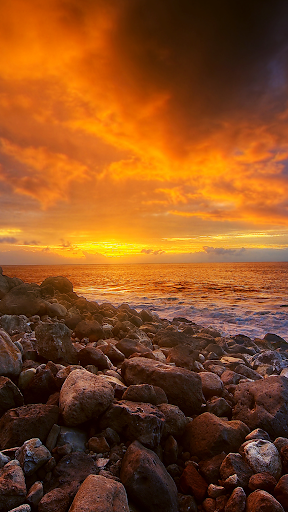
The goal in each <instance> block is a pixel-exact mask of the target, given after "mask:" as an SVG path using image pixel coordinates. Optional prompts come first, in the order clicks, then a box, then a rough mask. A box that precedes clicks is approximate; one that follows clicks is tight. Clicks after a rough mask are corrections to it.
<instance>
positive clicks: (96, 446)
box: [88, 437, 110, 453]
mask: <svg viewBox="0 0 288 512" xmlns="http://www.w3.org/2000/svg"><path fill="white" fill-rule="evenodd" d="M88 450H89V451H91V452H94V453H105V452H109V451H110V446H109V444H108V443H107V441H106V439H105V437H90V439H89V441H88Z"/></svg>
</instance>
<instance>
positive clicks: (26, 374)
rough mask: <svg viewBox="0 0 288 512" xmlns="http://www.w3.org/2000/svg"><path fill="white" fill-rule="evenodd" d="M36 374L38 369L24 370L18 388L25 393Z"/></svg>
mask: <svg viewBox="0 0 288 512" xmlns="http://www.w3.org/2000/svg"><path fill="white" fill-rule="evenodd" d="M35 373H36V368H28V369H27V370H22V372H21V373H20V375H19V379H18V387H19V389H21V391H24V390H25V389H26V388H27V386H28V385H29V383H30V382H31V380H33V378H34V376H35Z"/></svg>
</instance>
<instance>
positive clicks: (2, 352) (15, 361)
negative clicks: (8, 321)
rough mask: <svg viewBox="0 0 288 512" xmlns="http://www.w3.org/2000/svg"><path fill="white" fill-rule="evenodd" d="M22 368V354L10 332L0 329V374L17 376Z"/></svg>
mask: <svg viewBox="0 0 288 512" xmlns="http://www.w3.org/2000/svg"><path fill="white" fill-rule="evenodd" d="M21 368H22V354H21V352H20V350H19V348H18V347H16V345H15V344H14V343H13V341H12V340H11V338H10V336H9V334H7V332H5V331H4V330H3V329H0V375H3V376H8V377H16V376H18V375H19V374H20V372H21Z"/></svg>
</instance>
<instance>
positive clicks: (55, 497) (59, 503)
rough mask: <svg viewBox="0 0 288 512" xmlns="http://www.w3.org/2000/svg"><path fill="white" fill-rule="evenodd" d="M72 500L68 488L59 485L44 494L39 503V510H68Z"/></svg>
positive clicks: (51, 511)
mask: <svg viewBox="0 0 288 512" xmlns="http://www.w3.org/2000/svg"><path fill="white" fill-rule="evenodd" d="M70 502H71V498H70V494H69V492H68V490H67V489H62V488H60V487H57V488H56V489H53V490H52V491H49V492H47V493H46V494H45V495H44V496H43V498H42V499H41V501H40V502H39V504H38V512H67V510H68V507H69V505H70Z"/></svg>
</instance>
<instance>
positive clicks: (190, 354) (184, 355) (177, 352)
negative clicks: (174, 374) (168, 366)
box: [167, 345, 199, 371]
mask: <svg viewBox="0 0 288 512" xmlns="http://www.w3.org/2000/svg"><path fill="white" fill-rule="evenodd" d="M198 356H199V351H198V350H194V348H193V347H192V346H191V345H176V347H173V348H171V350H169V353H168V356H167V363H174V364H175V365H176V366H179V367H181V368H187V370H192V371H193V370H194V371H195V369H196V367H195V361H196V360H197V359H198Z"/></svg>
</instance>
